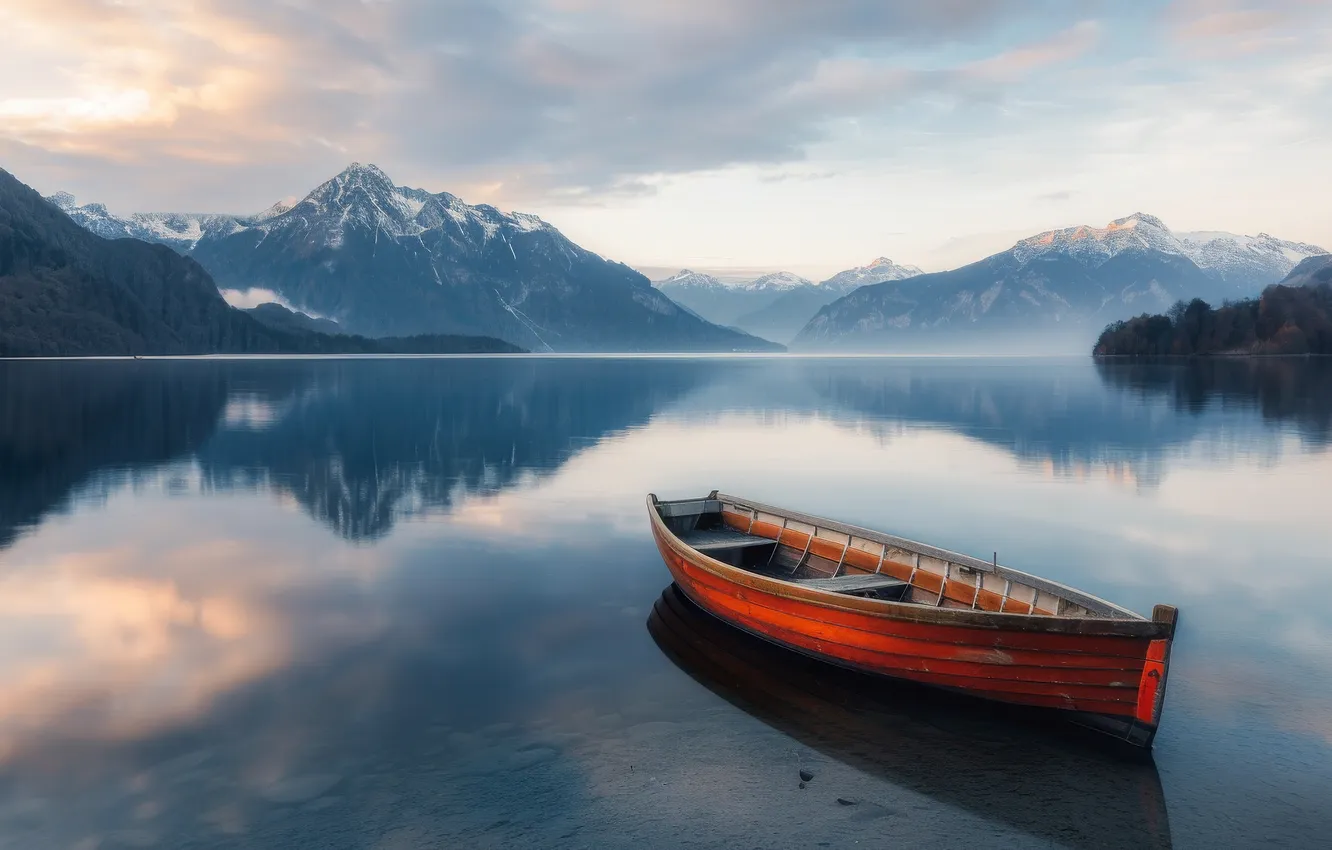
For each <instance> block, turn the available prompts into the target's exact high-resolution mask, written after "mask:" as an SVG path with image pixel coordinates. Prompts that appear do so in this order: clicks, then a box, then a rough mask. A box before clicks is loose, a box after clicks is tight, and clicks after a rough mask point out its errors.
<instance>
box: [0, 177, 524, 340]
mask: <svg viewBox="0 0 1332 850" xmlns="http://www.w3.org/2000/svg"><path fill="white" fill-rule="evenodd" d="M516 350H518V349H516V348H515V347H514V346H511V345H509V344H507V343H503V342H500V341H499V340H495V339H485V338H477V337H441V336H424V337H416V338H413V339H409V340H368V339H365V338H362V337H355V336H341V335H340V336H329V335H326V334H322V333H318V332H315V331H313V330H309V329H302V328H299V327H291V328H287V329H275V328H273V327H272V326H269V325H266V324H264V323H262V322H260V321H257V320H256V319H255V317H253V316H251V315H247V314H246V313H244V312H242V311H240V310H237V309H235V308H233V307H231V306H230V305H228V304H227V303H226V301H224V300H223V298H222V296H221V295H220V294H219V292H218V289H217V285H216V284H215V283H214V282H213V280H212V279H211V278H210V277H209V276H208V273H207V272H206V271H204V269H203V268H201V267H200V266H199V264H198V263H196V262H195V261H194V260H192V259H190V258H188V257H183V256H181V255H180V254H178V253H176V252H175V251H172V250H171V249H170V248H167V247H164V246H162V245H150V244H148V243H146V242H141V241H139V240H137V239H110V240H108V239H103V238H101V237H99V236H97V235H95V234H92V233H90V232H88V231H87V230H85V229H84V228H82V227H80V226H79V225H78V224H76V223H75V222H74V221H72V220H71V219H70V218H69V216H67V215H66V214H65V213H63V212H62V211H61V210H60V209H58V208H57V207H56V206H53V205H52V204H50V203H48V202H47V201H46V200H44V199H43V198H42V197H41V196H40V195H38V194H37V193H36V192H35V191H33V190H32V189H30V188H29V187H27V186H25V185H24V184H22V183H20V182H19V181H18V180H17V179H15V178H14V177H13V176H12V175H10V174H9V172H7V171H4V170H2V169H0V356H6V357H23V356H35V355H124V354H209V353H347V352H355V353H385V352H395V351H412V352H421V351H430V352H450V351H516Z"/></svg>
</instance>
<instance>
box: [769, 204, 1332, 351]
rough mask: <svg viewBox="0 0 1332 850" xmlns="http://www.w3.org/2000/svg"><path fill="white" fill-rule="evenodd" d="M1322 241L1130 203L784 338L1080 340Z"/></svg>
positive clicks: (1266, 275) (959, 342)
mask: <svg viewBox="0 0 1332 850" xmlns="http://www.w3.org/2000/svg"><path fill="white" fill-rule="evenodd" d="M1321 250H1322V249H1320V248H1317V247H1316V246H1312V245H1305V244H1302V243H1296V242H1286V241H1283V240H1280V239H1276V238H1275V237H1272V236H1269V235H1266V234H1260V235H1259V236H1252V237H1250V236H1236V235H1233V234H1228V233H1214V232H1209V233H1199V234H1176V233H1174V232H1172V231H1171V230H1170V228H1168V227H1167V226H1166V225H1165V223H1164V222H1162V221H1161V220H1160V219H1159V218H1157V217H1155V216H1151V215H1147V214H1145V213H1135V214H1134V215H1131V216H1126V217H1125V218H1121V219H1116V220H1115V221H1112V222H1110V224H1108V225H1106V226H1105V227H1087V226H1080V227H1070V228H1064V229H1062V230H1051V231H1047V232H1045V233H1040V234H1037V235H1035V236H1032V237H1030V238H1027V239H1023V240H1020V241H1019V242H1018V243H1017V244H1015V245H1014V246H1013V247H1012V248H1011V249H1010V250H1008V251H1004V252H1001V253H999V254H995V255H994V256H991V257H987V258H986V259H984V260H981V261H979V262H977V263H972V264H971V265H968V266H964V267H962V268H959V269H953V270H952V271H947V272H938V273H934V274H926V275H921V276H919V277H918V278H915V279H912V280H909V281H906V282H901V281H887V282H884V283H878V284H871V285H867V286H862V287H860V288H859V289H857V290H855V291H854V292H852V293H850V294H849V295H846V296H844V297H842V298H840V299H838V300H837V301H834V302H832V303H830V304H828V305H827V306H826V307H824V308H822V309H821V310H820V311H819V312H818V314H817V315H815V316H814V318H812V319H811V320H810V322H809V323H808V324H807V325H806V326H805V327H804V328H803V329H802V330H801V331H800V333H799V334H798V335H797V336H796V337H795V339H794V340H793V344H794V345H796V346H797V347H804V348H819V347H835V348H843V349H847V348H850V349H865V350H883V349H885V348H887V349H890V350H962V349H966V350H971V351H977V350H999V348H1000V347H1003V348H1005V349H1006V350H1017V348H1016V347H1017V346H1022V347H1023V348H1022V349H1021V350H1050V349H1051V348H1052V347H1053V348H1057V349H1059V350H1068V351H1075V350H1085V349H1086V347H1089V346H1090V344H1091V342H1092V340H1094V338H1095V334H1096V332H1097V331H1099V330H1100V328H1102V327H1104V326H1105V325H1106V324H1107V323H1108V322H1111V321H1114V320H1117V319H1124V318H1128V317H1129V316H1133V315H1138V314H1140V313H1144V312H1151V313H1159V312H1163V311H1164V310H1166V309H1168V308H1169V307H1170V305H1171V304H1172V303H1173V302H1174V301H1176V300H1177V299H1190V298H1202V299H1204V300H1206V301H1208V302H1210V303H1213V304H1219V303H1220V302H1221V301H1223V300H1224V299H1227V298H1242V297H1251V296H1255V295H1257V294H1258V293H1260V292H1261V291H1262V289H1263V288H1264V287H1265V286H1267V285H1269V284H1271V283H1275V282H1277V281H1278V280H1280V279H1281V278H1283V277H1284V276H1285V275H1286V274H1287V273H1289V271H1290V270H1291V269H1292V268H1293V267H1294V266H1295V259H1296V258H1300V259H1302V258H1303V257H1305V256H1308V255H1315V254H1317V253H1319V252H1320V251H1321ZM987 340H989V341H988V342H987ZM987 346H988V347H987Z"/></svg>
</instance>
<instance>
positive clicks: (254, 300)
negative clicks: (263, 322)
mask: <svg viewBox="0 0 1332 850" xmlns="http://www.w3.org/2000/svg"><path fill="white" fill-rule="evenodd" d="M222 297H223V298H224V299H226V302H227V303H228V304H230V305H231V306H232V307H239V308H240V309H242V310H249V309H251V308H254V307H258V306H259V305H260V304H281V305H282V306H283V307H286V308H287V309H288V310H295V309H296V308H295V307H293V306H292V304H291V302H290V301H287V300H286V299H285V298H283V297H282V296H281V295H278V294H277V293H276V292H274V291H273V290H271V289H263V288H261V287H257V286H256V287H252V288H250V289H223V290H222ZM307 315H308V314H307Z"/></svg>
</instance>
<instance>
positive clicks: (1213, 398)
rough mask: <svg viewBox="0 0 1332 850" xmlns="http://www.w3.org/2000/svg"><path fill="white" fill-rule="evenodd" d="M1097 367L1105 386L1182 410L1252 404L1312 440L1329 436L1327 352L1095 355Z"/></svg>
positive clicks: (1331, 376) (1331, 379) (1331, 399)
mask: <svg viewBox="0 0 1332 850" xmlns="http://www.w3.org/2000/svg"><path fill="white" fill-rule="evenodd" d="M1096 371H1097V373H1098V374H1099V375H1100V376H1101V380H1102V381H1104V382H1105V384H1106V385H1107V386H1110V387H1114V388H1115V389H1118V390H1127V391H1129V392H1131V393H1134V394H1136V395H1138V396H1140V397H1142V398H1146V399H1154V398H1164V399H1168V400H1169V401H1170V403H1171V405H1172V406H1173V407H1174V409H1175V410H1178V411H1181V412H1185V411H1187V412H1189V413H1192V414H1201V413H1203V412H1205V411H1207V410H1208V409H1209V408H1210V407H1214V406H1220V407H1222V408H1238V409H1242V410H1257V411H1258V412H1259V413H1260V414H1261V415H1262V417H1263V418H1264V419H1266V420H1269V421H1273V422H1291V423H1294V424H1295V426H1296V427H1297V428H1298V429H1299V431H1300V434H1301V436H1302V437H1304V438H1305V439H1306V440H1308V441H1310V442H1311V443H1314V444H1316V445H1326V444H1327V443H1328V442H1329V441H1332V359H1329V358H1326V357H1241V358H1215V357H1202V358H1193V359H1190V360H1173V361H1170V360H1167V361H1143V360H1122V361H1121V360H1100V361H1097V363H1096Z"/></svg>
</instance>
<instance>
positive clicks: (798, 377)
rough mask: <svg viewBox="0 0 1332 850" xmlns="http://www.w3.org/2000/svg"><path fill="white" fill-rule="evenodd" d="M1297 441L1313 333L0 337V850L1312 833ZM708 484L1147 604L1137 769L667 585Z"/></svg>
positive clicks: (1316, 782) (1313, 691) (1329, 794)
mask: <svg viewBox="0 0 1332 850" xmlns="http://www.w3.org/2000/svg"><path fill="white" fill-rule="evenodd" d="M1330 442H1332V362H1327V361H1307V360H1266V361H1242V360H1232V361H1214V362H1205V363H1192V364H1189V363H1174V364H1157V365H1144V364H1113V365H1098V364H1096V363H1093V362H1092V361H1091V360H1089V359H1068V360H1028V359H947V358H938V359H891V358H883V359H799V358H771V359H764V358H754V359H727V358H723V359H590V358H589V359H580V358H566V359H558V358H554V359H540V358H512V359H503V358H502V359H385V360H230V361H227V360H179V361H165V360H164V361H156V360H144V361H99V362H0V848H22V850H28V848H47V847H52V848H64V847H69V848H89V849H91V848H112V847H164V848H186V847H225V846H244V847H295V846H315V847H330V848H341V847H348V848H351V847H356V848H407V847H418V846H431V847H435V846H438V847H497V848H498V847H589V848H603V847H609V848H617V847H626V848H627V847H640V846H667V847H736V848H751V847H753V848H760V847H761V848H770V847H799V848H807V847H821V846H827V847H856V846H861V847H873V846H912V847H959V846H993V847H1031V846H1038V847H1061V846H1070V847H1117V846H1134V847H1139V846H1150V847H1171V846H1173V847H1209V848H1210V847H1218V846H1227V847H1247V846H1327V841H1328V840H1329V838H1328V836H1330V835H1332V495H1330V494H1332V452H1329V443H1330ZM714 488H719V489H721V490H722V491H724V492H731V493H735V494H739V495H743V496H746V497H750V498H753V499H756V500H759V501H763V502H768V503H775V504H779V505H784V506H788V507H791V508H795V509H799V510H802V511H805V512H807V513H812V514H816V515H823V516H830V517H834V518H837V519H841V520H844V521H847V522H851V523H854V524H856V525H862V526H868V527H871V528H876V529H881V530H884V531H889V532H892V533H896V534H900V535H902V536H906V537H912V538H915V539H918V540H924V541H927V542H930V543H933V544H935V545H939V546H942V547H945V548H950V549H955V550H959V551H963V552H967V553H971V554H974V555H977V556H979V557H983V558H986V559H988V558H989V557H990V555H991V553H992V552H994V551H997V552H998V557H999V560H1000V562H1002V563H1006V564H1009V565H1012V566H1014V567H1018V568H1020V569H1025V570H1028V571H1031V572H1035V573H1037V574H1040V575H1043V576H1047V577H1049V578H1052V579H1055V580H1058V581H1061V582H1064V583H1067V584H1071V585H1073V586H1075V587H1078V588H1080V589H1083V590H1086V591H1088V592H1090V593H1093V594H1095V595H1098V596H1103V597H1106V598H1108V599H1110V600H1112V601H1114V602H1117V603H1119V604H1122V605H1125V606H1127V607H1130V608H1132V609H1134V610H1137V611H1140V612H1150V610H1151V608H1152V606H1153V605H1154V604H1156V603H1170V604H1174V605H1177V606H1178V607H1179V609H1180V629H1179V633H1178V639H1177V642H1176V645H1175V649H1174V655H1173V661H1172V667H1171V677H1170V684H1169V691H1168V695H1167V698H1166V706H1165V715H1164V722H1163V725H1162V728H1161V731H1160V734H1159V735H1158V736H1157V739H1156V748H1155V759H1154V764H1152V763H1148V764H1140V763H1133V762H1128V761H1125V760H1123V759H1119V758H1115V757H1113V756H1112V755H1110V754H1107V753H1103V752H1101V751H1099V750H1096V749H1093V748H1088V747H1086V746H1083V745H1081V744H1079V743H1077V742H1075V741H1068V740H1065V739H1064V737H1063V736H1062V735H1060V734H1057V730H1053V729H1048V728H1042V727H1041V725H1040V724H1032V723H1025V722H1017V721H1014V720H1012V719H1011V718H1009V717H1007V716H1006V715H1004V714H1002V713H1000V712H997V711H990V710H988V709H985V708H979V709H978V708H977V707H975V706H972V705H969V704H959V703H957V702H956V701H950V700H948V699H946V698H938V697H936V696H934V695H932V694H931V693H930V692H928V691H921V690H919V689H916V690H912V689H904V688H894V687H892V686H881V685H878V684H875V683H870V682H866V681H864V680H862V679H860V678H859V677H856V676H852V675H849V674H843V673H841V672H836V671H830V670H827V669H826V668H823V667H822V666H821V665H812V664H810V663H808V662H805V661H803V660H800V659H798V658H795V657H792V656H789V655H788V654H786V653H784V652H781V651H780V650H776V649H775V648H772V647H769V646H767V645H766V644H761V643H759V642H757V641H753V640H750V639H748V638H745V637H743V636H740V635H738V634H736V633H734V632H732V631H731V630H729V629H726V628H724V627H720V626H719V624H718V623H716V622H715V621H712V620H711V619H709V618H708V617H707V616H706V615H703V614H701V613H700V612H697V611H696V610H691V609H688V608H687V607H682V606H680V605H678V604H677V603H678V600H677V599H675V597H674V594H673V593H672V592H671V591H669V590H668V586H669V584H670V578H669V575H668V573H667V571H666V568H665V566H664V565H663V564H662V563H661V560H660V558H659V556H658V554H657V552H656V550H655V548H654V546H653V544H652V541H651V537H650V534H649V531H648V523H647V514H646V508H645V506H644V498H645V496H646V494H647V493H648V492H655V493H656V494H658V495H659V496H661V497H662V498H679V497H686V496H694V495H701V494H704V493H706V492H708V491H709V490H712V489H714ZM654 607H655V608H656V611H657V613H655V614H654V613H653V612H654ZM802 768H804V769H807V770H810V771H812V772H813V773H814V779H813V780H811V781H810V782H808V783H806V786H805V787H804V788H801V787H800V786H799V776H798V772H799V771H800V769H802ZM838 798H842V799H843V800H845V801H847V802H846V803H839V802H838Z"/></svg>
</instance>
